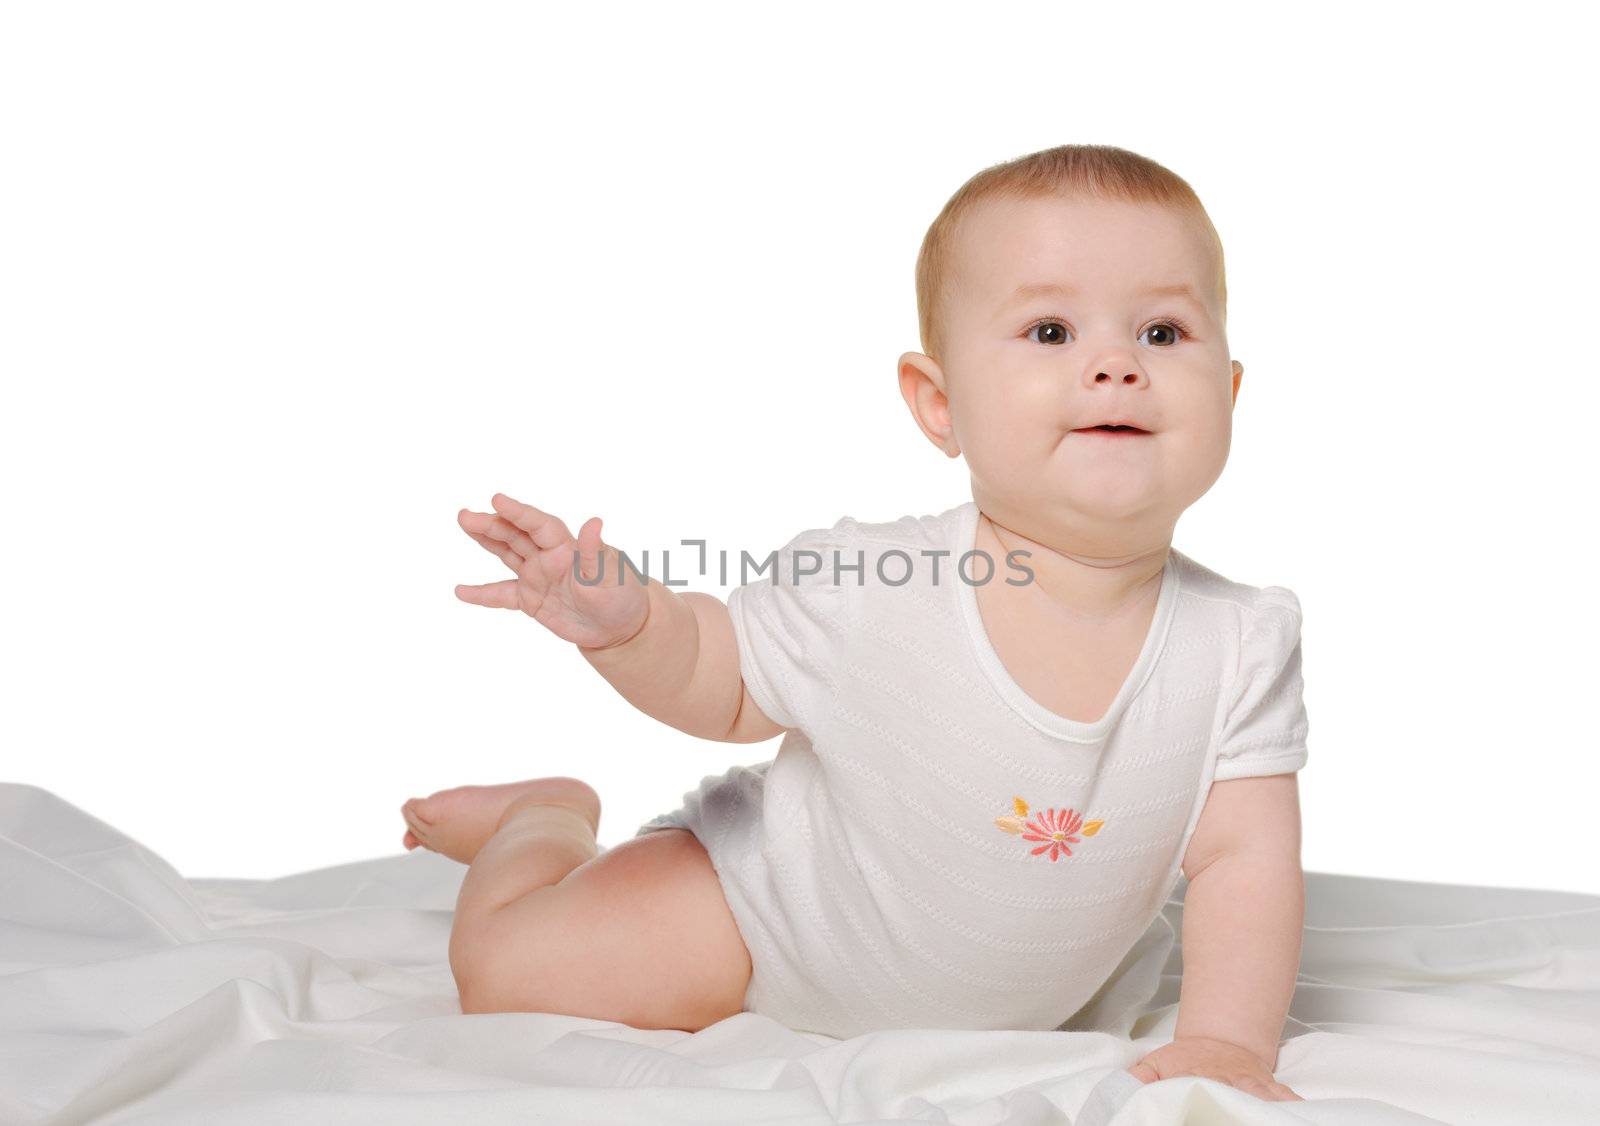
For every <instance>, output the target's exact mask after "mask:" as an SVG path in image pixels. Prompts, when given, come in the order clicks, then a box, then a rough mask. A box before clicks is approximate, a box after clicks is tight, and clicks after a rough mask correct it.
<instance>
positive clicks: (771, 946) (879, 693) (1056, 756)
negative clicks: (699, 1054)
mask: <svg viewBox="0 0 1600 1126" xmlns="http://www.w3.org/2000/svg"><path fill="white" fill-rule="evenodd" d="M977 520H978V506H977V504H976V503H975V502H972V501H968V502H967V503H965V504H962V505H958V506H957V507H955V508H952V509H949V510H947V511H945V512H942V513H939V514H937V515H930V516H921V517H916V516H906V517H902V518H901V519H899V520H894V521H888V522H883V523H872V524H864V523H858V522H857V521H855V520H853V519H851V518H849V517H844V518H842V519H841V520H839V521H838V522H837V523H836V524H834V525H833V527H832V528H814V529H809V530H807V531H804V532H801V533H800V534H799V535H797V536H795V537H794V539H792V540H791V541H790V542H789V543H788V544H787V545H785V546H784V547H783V548H782V549H781V550H780V551H779V552H778V568H777V569H776V570H775V571H768V572H766V574H765V577H760V578H757V579H756V580H754V581H751V582H748V583H746V584H745V585H743V586H740V587H737V588H735V589H734V590H733V591H732V592H731V593H730V594H729V597H728V607H729V610H730V611H731V613H732V616H733V625H734V632H735V634H736V636H737V639H738V645H739V659H740V667H741V670H742V672H743V675H744V679H745V683H746V684H747V685H748V686H749V689H750V693H751V695H752V696H753V697H754V698H755V700H756V702H757V703H758V704H759V705H760V706H761V710H762V711H763V712H765V713H766V714H767V715H769V716H770V717H771V718H772V719H773V720H774V721H775V722H777V723H779V724H781V725H783V726H784V727H786V728H788V729H789V730H788V731H786V732H785V734H784V737H783V741H782V743H781V744H780V745H779V747H778V752H777V755H776V756H775V757H774V758H773V759H772V760H771V761H770V762H764V763H760V764H758V765H755V766H735V767H733V768H732V769H730V770H728V771H727V772H726V773H725V774H721V775H712V776H708V777H707V778H705V779H704V781H703V782H702V783H701V785H700V787H699V788H698V789H697V790H694V791H691V792H690V793H688V794H685V795H684V804H683V806H682V808H680V809H678V810H677V811H675V812H673V813H667V814H663V815H661V816H659V817H656V818H654V819H652V820H651V821H648V822H646V823H645V824H644V825H643V826H641V827H640V829H639V830H638V833H636V834H635V835H641V834H644V833H647V832H651V831H652V830H655V829H661V828H669V827H684V828H688V829H690V830H692V831H693V832H694V834H695V835H696V836H697V837H698V838H699V839H700V841H701V843H702V844H703V845H704V846H705V848H706V851H707V853H708V854H709V856H710V858H711V862H712V864H713V866H714V867H715V869H716V872H717V875H718V877H719V879H720V881H721V884H722V889H723V892H724V894H725V895H726V897H727V901H728V906H729V909H730V910H731V911H732V913H733V917H734V920H735V921H736V922H737V924H738V926H739V930H740V933H741V934H742V935H743V937H744V940H745V944H746V946H747V947H748V948H749V951H750V959H751V963H752V967H753V969H752V974H751V977H750V985H749V989H748V991H747V992H746V994H745V1000H744V1008H745V1009H746V1010H747V1011H751V1012H758V1013H762V1014H764V1015H767V1016H770V1017H772V1018H773V1019H775V1020H778V1021H780V1022H782V1023H784V1024H786V1025H788V1026H790V1027H791V1028H794V1029H797V1030H801V1031H810V1032H820V1033H823V1034H825V1035H829V1036H836V1037H840V1038H846V1037H851V1036H856V1035H859V1034H861V1033H864V1032H868V1031H872V1030H874V1029H883V1028H930V1027H931V1028H962V1029H1037V1030H1049V1029H1054V1028H1057V1027H1059V1026H1060V1025H1062V1024H1063V1022H1065V1021H1066V1020H1067V1019H1068V1018H1069V1017H1071V1016H1072V1015H1073V1014H1074V1013H1075V1012H1076V1011H1077V1010H1078V1009H1079V1008H1080V1007H1081V1006H1083V1005H1084V1003H1085V1002H1086V1001H1088V1000H1089V998H1090V997H1091V996H1092V995H1093V994H1094V993H1095V991H1096V990H1097V989H1098V988H1099V987H1100V985H1101V984H1102V982H1104V981H1105V980H1106V979H1107V978H1108V977H1109V976H1110V975H1111V973H1112V971H1113V970H1115V969H1116V967H1117V965H1118V963H1119V962H1120V960H1121V959H1122V957H1123V955H1124V954H1125V953H1126V952H1127V950H1128V949H1129V948H1130V947H1131V946H1132V945H1133V944H1134V942H1135V941H1136V940H1137V939H1138V938H1139V937H1140V936H1141V935H1142V934H1143V933H1144V931H1145V929H1146V928H1147V927H1148V926H1149V925H1150V924H1151V923H1152V921H1153V920H1154V919H1155V917H1156V916H1157V914H1159V912H1160V910H1161V907H1162V905H1163V903H1164V902H1165V901H1166V899H1167V897H1168V895H1169V894H1170V893H1171V892H1172V890H1173V889H1174V887H1175V886H1176V884H1177V882H1178V879H1179V876H1180V873H1181V864H1182V861H1183V855H1184V850H1185V848H1186V847H1187V845H1188V841H1189V837H1190V835H1191V834H1192V833H1193V831H1194V827H1195V824H1196V822H1197V821H1198V819H1199V816H1200V810H1201V807H1202V805H1203V804H1204V801H1205V796H1206V792H1207V790H1208V789H1209V787H1210V785H1211V783H1212V781H1214V780H1221V779H1228V778H1241V777H1246V776H1249V775H1259V774H1282V773H1288V772H1292V771H1296V770H1298V769H1299V768H1300V767H1301V766H1302V765H1303V764H1304V763H1305V761H1306V744H1305V739H1306V733H1307V720H1306V713H1305V706H1304V703H1303V701H1302V680H1301V665H1300V603H1299V599H1298V598H1296V596H1295V595H1294V593H1293V592H1292V591H1290V590H1288V589H1287V588H1285V587H1280V586H1269V587H1260V588H1258V587H1253V586H1248V585H1245V584H1242V583H1236V582H1232V581H1230V580H1228V579H1225V578H1223V577H1222V576H1220V575H1218V574H1216V573H1215V572H1213V571H1210V570H1208V569H1207V568H1205V567H1203V566H1201V565H1200V564H1198V563H1196V562H1194V561H1193V560H1191V559H1189V558H1188V557H1187V556H1185V555H1183V554H1182V553H1180V552H1178V551H1177V550H1176V549H1170V550H1169V552H1168V558H1167V563H1166V566H1165V568H1164V570H1163V572H1162V578H1161V590H1160V595H1159V599H1158V601H1157V604H1156V610H1155V617H1154V621H1153V622H1152V624H1151V626H1150V632H1149V634H1148V635H1147V636H1146V638H1145V642H1144V646H1143V648H1142V649H1141V650H1140V653H1139V656H1138V659H1137V661H1136V662H1135V664H1134V666H1133V671H1132V672H1130V673H1129V674H1128V677H1127V679H1126V681H1125V682H1124V683H1123V685H1122V688H1121V690H1120V691H1119V692H1118V693H1117V696H1116V699H1115V701H1114V702H1113V703H1112V704H1111V706H1110V708H1109V710H1108V711H1107V712H1106V714H1105V715H1104V716H1102V717H1101V718H1100V719H1099V720H1097V721H1095V722H1093V723H1083V722H1079V721H1076V720H1071V719H1067V718H1065V717H1063V716H1060V715H1057V714H1055V713H1053V712H1051V711H1049V710H1047V709H1046V708H1044V707H1043V706H1042V705H1040V704H1039V703H1038V702H1036V701H1035V700H1033V699H1032V698H1031V697H1030V696H1028V695H1027V694H1026V693H1024V692H1023V691H1022V689H1021V688H1020V687H1019V686H1018V685H1017V683H1016V681H1015V680H1013V679H1012V677H1011V676H1010V674H1009V673H1007V671H1006V670H1005V667H1004V665H1003V664H1002V663H1001V661H1000V659H999V657H998V656H997V655H996V653H995V651H994V648H993V647H992V646H991V644H990V642H989V638H988V634H987V633H986V631H985V630H984V627H983V624H982V619H981V617H980V615H979V613H978V605H977V588H976V586H975V585H973V584H974V583H975V582H979V581H983V580H984V577H985V575H986V574H987V573H988V564H987V563H986V562H985V556H984V555H983V554H981V553H980V554H976V555H973V556H971V557H970V558H968V559H967V560H965V561H964V562H963V563H962V567H961V571H960V572H959V575H958V573H957V572H956V570H955V567H956V564H957V562H958V560H960V559H961V557H962V556H963V555H965V554H966V553H968V552H972V551H973V549H974V545H975V543H976V535H977ZM836 551H837V552H838V556H837V558H838V561H839V568H840V571H839V575H838V579H839V581H838V582H835V581H834V579H835V575H834V571H833V566H834V560H835V555H834V552H836ZM806 552H815V553H817V556H819V557H820V570H817V572H816V573H815V574H812V575H809V576H805V575H803V574H802V576H801V577H800V578H799V580H798V581H796V579H795V575H796V571H797V567H796V564H797V562H798V564H799V566H798V571H800V572H805V571H807V570H812V569H815V568H817V567H818V566H819V560H818V559H817V558H814V557H812V556H811V555H808V554H805V553H806ZM924 552H930V553H936V552H945V553H946V554H944V555H942V556H939V555H932V554H930V555H924V554H923V553H924ZM858 561H859V562H860V563H861V564H862V566H861V568H860V569H859V570H856V569H855V565H856V563H857V562H858ZM756 562H759V560H758V561H756ZM1021 562H1022V564H1023V565H1026V560H1022V561H1021ZM993 564H994V571H993V575H992V577H991V578H989V579H988V581H992V582H1002V581H1006V580H1007V579H1010V580H1012V581H1013V582H1017V581H1021V580H1022V579H1023V578H1024V577H1025V574H1024V572H1022V571H1020V570H1018V569H1016V568H1015V567H1013V566H1010V565H1008V563H1007V561H1006V559H1005V558H1004V557H999V558H993ZM880 566H881V571H880V569H879V568H880ZM880 576H882V577H880ZM961 576H964V578H963V577H961ZM902 577H904V578H905V580H906V581H904V583H903V584H902V585H894V584H898V583H899V582H900V580H901V579H902Z"/></svg>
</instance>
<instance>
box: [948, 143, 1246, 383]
mask: <svg viewBox="0 0 1600 1126" xmlns="http://www.w3.org/2000/svg"><path fill="white" fill-rule="evenodd" d="M1048 196H1063V197H1067V198H1091V199H1102V200H1117V201H1121V202H1125V203H1148V204H1154V205H1157V206H1163V207H1171V208H1175V209H1177V210H1179V211H1182V212H1186V213H1188V214H1189V215H1190V216H1192V217H1193V218H1194V219H1196V220H1197V221H1198V222H1199V224H1200V227H1201V230H1202V232H1203V233H1204V234H1205V235H1206V237H1207V238H1208V239H1209V240H1210V242H1211V243H1212V245H1213V247H1214V248H1215V250H1216V252H1217V294H1218V297H1219V299H1220V301H1221V309H1222V315H1223V319H1224V321H1226V319H1227V311H1228V283H1227V276H1226V272H1225V270H1224V269H1223V261H1222V240H1221V239H1220V238H1219V237H1218V236H1217V230H1216V228H1215V227H1214V226H1213V225H1212V223H1211V217H1210V216H1209V215H1207V214H1206V209H1205V208H1204V207H1203V206H1202V205H1201V203H1200V197H1199V196H1198V195H1196V194H1195V191H1194V189H1193V188H1191V187H1190V186H1189V184H1188V181H1186V180H1184V179H1183V177H1181V176H1179V175H1178V174H1177V173H1176V172H1173V171H1171V170H1170V169H1168V168H1166V167H1164V166H1163V165H1160V164H1157V163H1156V162H1155V161H1153V160H1151V159H1150V158H1148V157H1144V156H1140V155H1139V154H1138V153H1134V152H1129V151H1128V150H1127V149H1122V148H1117V147H1116V146H1115V145H1057V146H1056V147H1055V148H1051V149H1041V150H1040V151H1039V152H1035V153H1029V154H1028V155H1027V156H1019V157H1017V158H1016V159H1015V160H1008V161H1005V162H1003V163H1001V164H993V165H990V166H989V167H988V168H985V169H983V170H982V171H981V172H979V173H978V174H977V175H975V176H973V177H972V178H971V179H970V180H968V181H967V182H966V183H965V184H962V185H961V187H960V188H958V189H956V194H955V195H953V196H951V197H950V199H949V201H948V202H946V203H945V205H944V210H942V211H940V212H939V214H938V216H937V217H936V218H935V219H934V221H933V223H932V225H930V226H929V227H928V233H927V234H926V235H924V236H923V239H922V250H921V252H920V253H919V254H918V255H917V324H918V329H919V331H920V333H921V336H922V351H923V353H924V354H926V355H928V356H931V357H932V358H933V359H935V360H938V359H939V357H940V354H941V352H943V350H944V345H945V341H944V334H943V325H942V323H941V321H942V312H943V310H942V304H943V302H944V301H945V300H946V299H947V298H948V297H949V296H950V288H951V278H952V276H953V266H954V263H955V252H954V246H955V234H956V231H957V229H958V228H959V226H960V224H961V221H962V219H963V218H965V217H966V215H967V213H968V212H970V211H971V210H972V209H973V208H974V207H976V206H977V205H978V204H979V203H982V202H983V201H985V200H989V199H1039V198H1042V197H1048Z"/></svg>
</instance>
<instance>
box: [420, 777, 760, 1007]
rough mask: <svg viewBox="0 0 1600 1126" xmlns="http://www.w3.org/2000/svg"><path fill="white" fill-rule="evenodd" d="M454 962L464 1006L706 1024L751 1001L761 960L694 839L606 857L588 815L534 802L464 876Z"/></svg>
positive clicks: (519, 808)
mask: <svg viewBox="0 0 1600 1126" xmlns="http://www.w3.org/2000/svg"><path fill="white" fill-rule="evenodd" d="M450 969H451V972H452V973H454V975H455V979H456V986H457V989H458V990H459V992H460V994H461V1009H462V1012H466V1013H482V1012H541V1013H563V1014H566V1015H570V1016H580V1017H590V1018H593V1019H595V1020H608V1021H618V1022H620V1023H623V1024H628V1025H631V1026H633V1027H635V1028H677V1029H683V1030H685V1031H690V1032H694V1031H698V1030H700V1029H701V1028H704V1027H706V1026H707V1025H710V1024H714V1023H716V1022H717V1021H719V1020H722V1019H724V1018H725V1017H729V1016H732V1015H734V1014H736V1013H738V1012H740V1011H741V1010H742V1009H743V1007H744V994H745V990H746V988H747V987H748V985H749V982H750V970H751V965H750V956H749V952H748V951H747V950H746V948H745V944H744V940H743V938H742V936H741V935H740V933H739V929H738V926H737V925H736V924H735V922H734V919H733V916H732V914H731V912H730V911H729V910H728V904H727V900H726V899H725V898H724V897H723V894H722V886H721V884H720V883H719V881H718V880H717V875H716V871H715V869H713V868H712V866H711V861H710V858H709V857H708V856H707V855H706V851H705V849H704V848H703V847H702V846H701V844H700V842H699V841H698V840H697V839H696V838H695V836H694V834H693V833H691V832H689V831H688V830H686V829H660V830H657V831H655V832H651V833H647V834H645V835H643V836H637V837H631V838H629V839H628V840H625V841H623V842H622V843H621V844H619V845H617V846H616V847H614V848H612V849H609V850H608V851H606V852H605V853H603V854H598V855H597V848H596V845H595V842H594V829H593V826H592V824H591V823H590V822H589V821H588V820H587V819H586V818H585V817H584V816H583V814H582V812H581V811H579V810H577V809H574V808H572V807H571V806H564V805H550V804H542V803H540V802H539V801H537V800H535V799H533V798H522V799H518V800H517V801H515V802H513V803H512V805H511V806H509V807H508V808H507V810H506V813H505V816H504V817H503V818H502V820H501V822H500V824H499V826H498V827H497V829H496V831H495V833H494V835H493V836H492V837H491V838H490V839H489V841H488V843H487V844H485V845H484V846H483V849H482V851H480V852H479V854H478V856H477V858H476V859H475V860H474V861H473V863H472V867H471V869H470V870H469V871H468V872H467V877H466V879H465V880H464V881H463V882H462V885H461V893H460V895H459V897H458V898H457V901H456V917H455V926H454V928H453V929H452V930H451V932H450Z"/></svg>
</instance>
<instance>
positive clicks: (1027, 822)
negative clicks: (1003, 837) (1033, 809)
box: [994, 798, 1105, 860]
mask: <svg viewBox="0 0 1600 1126" xmlns="http://www.w3.org/2000/svg"><path fill="white" fill-rule="evenodd" d="M1011 800H1012V805H1013V806H1014V808H1015V809H1016V812H1015V813H1013V814H1008V815H1006V816H1005V817H996V818H995V819H994V823H995V825H996V826H997V827H998V828H1000V829H1002V830H1004V831H1005V832H1007V833H1015V834H1016V835H1018V836H1020V837H1021V838H1022V839H1023V840H1025V841H1043V842H1044V843H1043V844H1041V845H1040V846H1039V847H1038V848H1036V849H1033V850H1032V855H1034V856H1039V855H1040V854H1042V853H1046V852H1047V853H1049V854H1050V859H1051V860H1059V859H1061V856H1062V854H1063V853H1065V854H1066V855H1067V856H1071V855H1072V849H1071V848H1070V847H1068V846H1069V845H1075V844H1080V843H1082V840H1083V837H1092V836H1094V835H1095V834H1096V833H1098V832H1099V831H1100V829H1101V826H1103V825H1104V824H1105V822H1104V821H1085V820H1084V819H1083V815H1082V814H1081V813H1079V812H1078V811H1077V810H1075V809H1047V810H1044V811H1043V812H1042V813H1035V814H1034V815H1033V816H1032V817H1031V818H1030V817H1029V816H1028V803H1027V802H1025V801H1023V800H1022V799H1021V798H1013V799H1011ZM1075 834H1082V835H1081V836H1078V835H1075Z"/></svg>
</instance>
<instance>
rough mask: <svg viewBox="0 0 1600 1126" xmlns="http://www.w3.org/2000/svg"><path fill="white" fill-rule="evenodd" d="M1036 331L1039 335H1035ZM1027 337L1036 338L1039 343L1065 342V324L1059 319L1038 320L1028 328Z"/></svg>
mask: <svg viewBox="0 0 1600 1126" xmlns="http://www.w3.org/2000/svg"><path fill="white" fill-rule="evenodd" d="M1036 332H1037V333H1039V334H1040V335H1039V336H1035V335H1034V333H1036ZM1028 339H1029V340H1037V341H1039V343H1040V344H1065V343H1066V342H1067V326H1066V325H1064V324H1062V323H1061V322H1060V321H1040V322H1039V323H1038V324H1036V325H1033V326H1032V327H1030V328H1029V329H1028Z"/></svg>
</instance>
